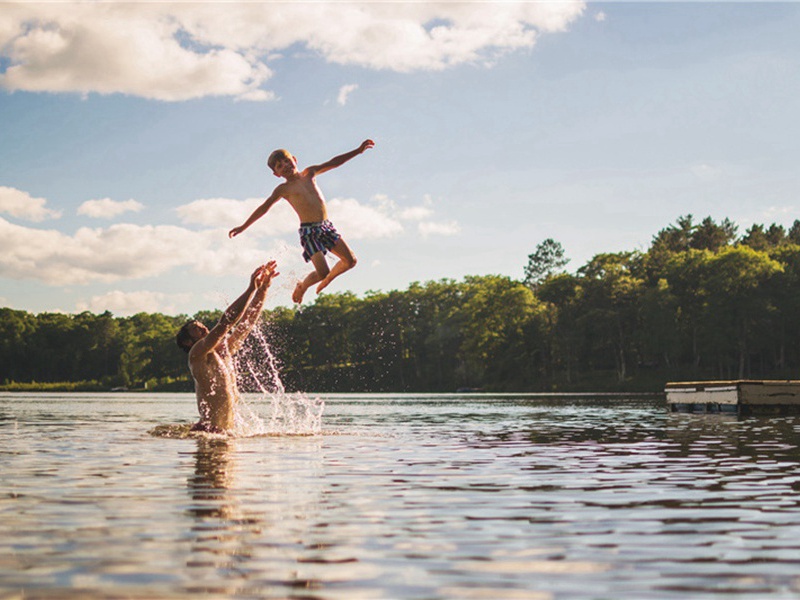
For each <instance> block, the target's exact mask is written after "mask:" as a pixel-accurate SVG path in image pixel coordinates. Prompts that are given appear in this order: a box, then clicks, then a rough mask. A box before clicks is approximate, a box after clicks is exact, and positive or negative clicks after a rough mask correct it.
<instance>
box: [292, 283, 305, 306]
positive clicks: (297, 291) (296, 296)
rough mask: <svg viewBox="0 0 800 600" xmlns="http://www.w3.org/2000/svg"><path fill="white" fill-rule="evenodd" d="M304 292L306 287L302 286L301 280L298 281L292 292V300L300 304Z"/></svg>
mask: <svg viewBox="0 0 800 600" xmlns="http://www.w3.org/2000/svg"><path fill="white" fill-rule="evenodd" d="M305 293H306V288H304V287H303V282H302V281H298V282H297V285H296V286H294V292H292V302H295V303H296V304H300V303H301V302H302V301H303V296H304V295H305Z"/></svg>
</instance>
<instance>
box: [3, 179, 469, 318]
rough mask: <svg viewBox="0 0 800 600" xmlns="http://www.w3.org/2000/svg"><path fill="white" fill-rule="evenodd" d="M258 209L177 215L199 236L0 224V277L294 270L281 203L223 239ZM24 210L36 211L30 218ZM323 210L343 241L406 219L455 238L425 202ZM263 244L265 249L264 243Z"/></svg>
mask: <svg viewBox="0 0 800 600" xmlns="http://www.w3.org/2000/svg"><path fill="white" fill-rule="evenodd" d="M10 189H11V188H0V191H3V190H5V191H6V195H7V196H6V197H10V198H16V199H18V198H23V199H24V200H26V202H27V200H28V199H29V196H28V195H27V194H26V193H25V192H20V191H19V190H11V192H8V190H10ZM2 197H3V196H2V195H0V198H2ZM40 200H41V199H40ZM90 202H94V203H95V204H91V203H88V202H87V203H84V204H83V205H81V206H82V207H83V208H84V210H83V211H82V213H83V214H89V213H91V216H94V215H95V214H101V213H102V214H108V212H104V210H105V211H112V210H118V209H119V208H120V206H126V207H130V206H132V205H129V204H128V203H127V202H111V201H109V202H110V204H109V203H108V202H104V201H90ZM259 202H261V200H259V199H249V200H242V201H238V200H232V199H226V198H217V199H204V200H197V201H195V202H191V203H189V204H186V205H184V206H181V207H179V208H178V209H177V213H178V215H179V216H180V218H181V219H182V221H183V222H184V223H185V224H190V225H199V226H200V229H189V228H187V227H181V226H172V225H134V224H130V223H117V224H113V225H110V226H108V227H98V228H90V227H82V228H80V229H78V230H77V231H76V232H75V233H74V234H67V233H64V232H62V231H58V230H55V229H37V228H34V227H25V226H21V225H16V224H14V223H11V222H9V221H7V220H5V219H3V218H2V217H0V277H6V278H9V279H28V280H30V279H33V280H37V281H41V282H43V283H45V284H48V285H86V284H89V283H92V282H105V283H111V282H114V281H119V280H123V279H141V278H144V277H155V276H159V275H163V274H165V273H168V272H170V271H172V270H175V269H190V270H192V271H194V272H195V273H199V274H202V275H207V276H227V275H230V274H231V273H238V272H241V271H242V270H243V269H244V270H247V268H249V265H255V264H258V263H260V262H263V261H264V260H266V259H268V258H276V259H278V260H280V261H281V264H285V265H286V267H285V268H289V269H292V268H295V265H296V267H297V268H300V267H302V266H303V265H302V264H300V262H299V258H298V257H299V255H300V247H299V241H298V239H297V227H298V219H297V216H296V215H295V214H294V212H293V211H292V209H291V207H290V206H289V204H288V203H287V202H280V203H278V204H277V205H276V206H274V207H273V209H272V210H271V211H270V212H269V213H267V215H266V216H265V217H263V219H262V221H259V222H258V223H256V224H254V225H253V226H252V227H251V229H249V230H248V231H247V232H245V233H244V234H242V235H240V236H238V237H237V238H235V239H234V240H229V239H228V236H227V232H228V229H229V228H230V227H231V226H233V225H235V224H238V223H241V222H242V221H244V219H246V217H247V216H248V215H249V214H250V213H251V212H252V210H253V209H254V208H255V207H256V206H258V204H259ZM6 204H7V205H8V206H7V207H6V209H7V210H6V212H13V211H17V212H22V213H24V214H26V215H27V216H28V217H29V218H30V217H34V216H36V217H37V218H38V217H43V216H46V215H47V214H50V213H49V212H47V209H45V208H44V200H41V202H35V203H33V204H32V205H31V203H30V202H27V203H26V204H24V205H23V206H25V207H26V208H25V209H24V210H22V209H19V207H18V205H17V204H16V203H14V202H7V203H6ZM137 204H138V203H137ZM87 205H88V208H86V207H87ZM30 206H35V207H37V208H36V209H35V210H32V209H31V208H30ZM328 206H329V207H330V213H331V218H332V220H333V221H334V223H335V224H336V226H337V228H338V229H339V231H341V232H342V234H343V235H344V236H345V239H347V240H348V241H349V240H361V239H381V238H390V237H394V236H397V235H400V234H401V233H403V232H404V228H403V224H402V220H409V219H412V220H416V221H418V231H419V233H421V234H422V235H424V236H430V235H453V234H455V233H457V232H458V231H459V226H458V224H457V223H456V222H450V223H434V222H429V221H424V220H422V219H426V218H428V217H430V216H432V215H433V209H432V208H431V202H430V199H428V198H426V199H425V200H424V205H423V206H420V207H413V206H412V207H403V208H400V209H398V207H397V206H396V204H395V203H394V202H393V201H392V200H391V199H389V198H388V197H386V196H383V195H378V196H376V197H375V198H374V199H373V200H372V201H371V202H369V203H366V204H364V203H360V202H358V201H357V200H355V199H353V198H345V199H342V198H334V199H333V200H331V201H330V202H329V203H328ZM25 211H27V212H25ZM42 211H44V212H42ZM93 211H94V212H93ZM273 211H274V212H273ZM265 237H266V238H267V239H269V243H268V244H265V243H264V239H265ZM287 272H288V270H287ZM109 298H111V297H109ZM109 298H106V299H107V300H109ZM113 298H116V299H118V298H119V297H118V296H114V297H113ZM141 298H142V297H140V299H141ZM162 300H164V301H165V299H162ZM120 302H121V300H120ZM87 306H89V305H88V304H87ZM120 306H121V305H120ZM93 308H95V307H94V306H93Z"/></svg>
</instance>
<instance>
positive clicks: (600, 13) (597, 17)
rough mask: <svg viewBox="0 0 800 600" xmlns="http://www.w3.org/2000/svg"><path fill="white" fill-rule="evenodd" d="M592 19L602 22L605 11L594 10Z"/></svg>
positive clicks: (604, 18) (604, 17)
mask: <svg viewBox="0 0 800 600" xmlns="http://www.w3.org/2000/svg"><path fill="white" fill-rule="evenodd" d="M594 20H595V21H597V22H598V23H602V22H603V21H605V20H606V13H604V12H603V11H602V10H600V11H598V12H596V13H595V15H594Z"/></svg>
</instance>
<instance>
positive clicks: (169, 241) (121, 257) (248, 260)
mask: <svg viewBox="0 0 800 600" xmlns="http://www.w3.org/2000/svg"><path fill="white" fill-rule="evenodd" d="M262 259H263V251H261V250H259V248H258V247H257V246H256V244H255V240H254V239H250V240H242V241H241V242H240V243H238V244H235V245H234V244H232V243H228V240H227V238H226V236H225V235H224V232H223V231H222V230H206V231H200V232H195V231H190V230H188V229H184V228H182V227H174V226H169V225H158V226H153V225H146V226H140V225H131V224H116V225H112V226H110V227H108V228H105V229H104V228H97V229H91V228H88V227H84V228H81V229H79V230H78V231H76V232H75V234H74V235H67V234H64V233H62V232H60V231H56V230H45V229H33V228H28V227H21V226H18V225H14V224H12V223H9V222H8V221H6V220H5V219H2V218H0V276H2V277H8V278H11V279H35V280H39V281H42V282H44V283H47V284H49V285H83V284H87V283H90V282H93V281H102V282H112V281H118V280H120V279H136V278H142V277H151V276H156V275H161V274H164V273H166V272H168V271H170V270H172V269H175V268H177V267H188V268H191V269H193V270H194V271H195V272H198V273H205V274H210V275H225V274H227V273H230V272H236V271H237V269H238V268H239V265H241V264H257V263H258V261H260V260H262Z"/></svg>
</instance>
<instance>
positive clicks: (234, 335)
mask: <svg viewBox="0 0 800 600" xmlns="http://www.w3.org/2000/svg"><path fill="white" fill-rule="evenodd" d="M276 269H277V263H276V262H275V261H274V260H271V261H269V262H268V263H267V264H266V265H265V269H264V270H263V272H262V273H261V277H260V280H259V281H257V282H256V290H255V293H254V294H253V295H252V297H251V299H250V302H249V304H248V305H247V307H246V308H245V310H244V314H243V315H242V318H241V319H239V322H238V323H236V325H235V327H234V328H233V330H232V331H231V333H230V335H229V336H228V350H230V352H231V353H232V354H235V353H236V352H238V351H239V348H241V346H242V344H243V343H244V341H245V340H246V339H247V336H248V335H250V332H251V331H252V330H253V327H254V326H255V324H256V323H258V318H259V317H260V316H261V311H262V309H263V308H264V301H265V300H266V298H267V290H269V286H270V284H271V283H272V278H273V277H277V276H278V275H280V273H278V271H277V270H276Z"/></svg>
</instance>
